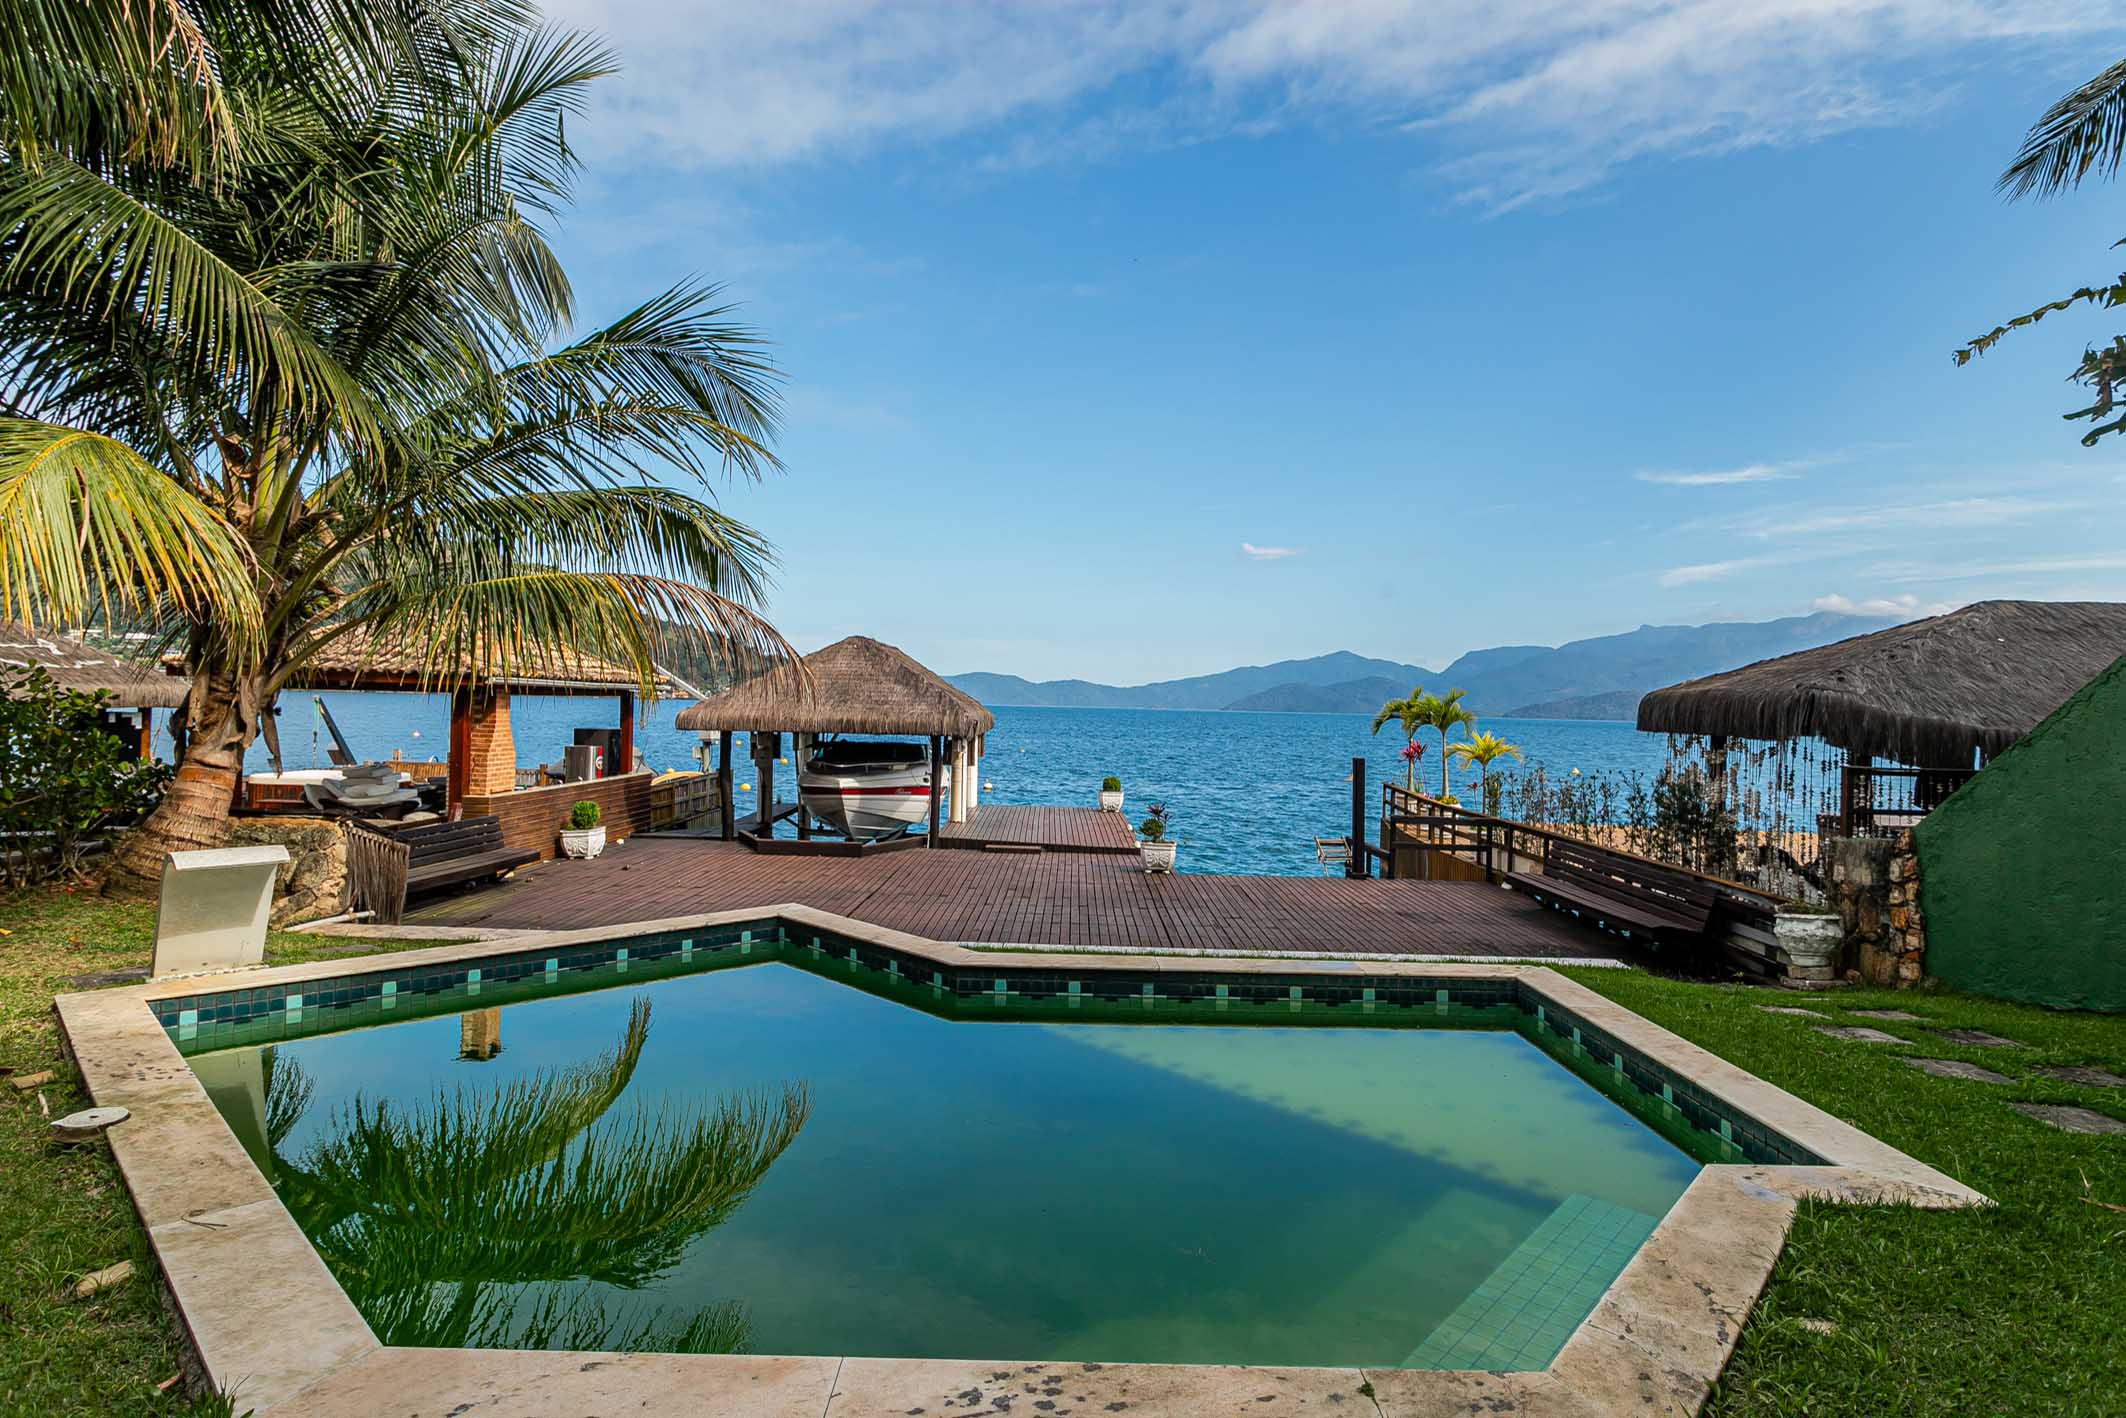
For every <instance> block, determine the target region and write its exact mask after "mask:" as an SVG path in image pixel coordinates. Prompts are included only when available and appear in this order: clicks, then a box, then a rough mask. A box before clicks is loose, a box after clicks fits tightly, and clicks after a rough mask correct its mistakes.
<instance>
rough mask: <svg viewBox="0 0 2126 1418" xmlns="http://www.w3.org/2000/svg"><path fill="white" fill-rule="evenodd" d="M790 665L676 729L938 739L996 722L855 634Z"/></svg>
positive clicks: (690, 712)
mask: <svg viewBox="0 0 2126 1418" xmlns="http://www.w3.org/2000/svg"><path fill="white" fill-rule="evenodd" d="M798 663H799V664H801V665H802V666H803V667H804V668H803V671H802V673H800V671H799V670H798V668H797V666H796V665H779V666H777V667H776V668H775V669H772V670H770V671H768V672H767V673H766V674H764V675H759V676H757V677H755V678H753V679H750V680H747V681H746V682H745V683H744V684H740V685H735V686H733V687H732V688H730V689H727V690H725V691H724V692H723V693H721V694H718V695H713V696H711V697H710V698H707V699H704V700H702V701H701V702H700V703H699V704H696V705H693V706H692V707H691V708H687V709H682V710H680V711H679V719H678V726H679V727H680V728H682V729H691V730H696V731H700V732H712V731H721V730H739V731H743V732H747V733H752V732H755V731H759V732H763V733H798V734H919V735H924V736H928V735H931V734H939V735H942V736H945V737H947V738H962V739H970V738H977V737H979V736H981V735H983V734H986V733H988V732H989V731H990V730H991V729H993V728H995V727H996V722H997V721H996V716H995V715H993V714H991V713H990V712H989V711H988V710H987V709H984V708H983V707H982V706H981V705H980V704H978V703H976V702H975V701H974V700H973V699H972V698H970V697H969V696H967V695H965V694H962V693H961V692H960V691H959V690H957V689H954V688H953V687H952V686H951V685H949V684H947V683H945V681H943V680H941V679H939V678H938V677H937V676H936V675H934V674H932V673H931V672H930V671H929V670H926V669H924V668H923V667H922V666H921V665H919V664H917V663H916V662H915V661H914V660H912V659H910V658H909V657H908V656H907V655H905V654H903V653H902V652H901V651H899V650H896V649H895V648H894V647H893V646H891V645H882V644H880V643H879V642H878V641H876V640H870V639H866V638H865V637H864V636H861V635H852V636H850V637H849V638H848V639H847V640H837V641H835V642H834V643H833V644H832V645H829V646H828V647H827V648H826V649H824V650H816V651H814V652H813V653H812V654H809V655H807V656H805V657H804V659H803V660H801V661H799V662H798Z"/></svg>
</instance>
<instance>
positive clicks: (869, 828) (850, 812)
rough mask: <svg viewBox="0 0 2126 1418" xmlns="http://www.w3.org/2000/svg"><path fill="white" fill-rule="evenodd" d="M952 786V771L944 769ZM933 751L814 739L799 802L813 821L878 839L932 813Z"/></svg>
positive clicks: (800, 772)
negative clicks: (815, 740)
mask: <svg viewBox="0 0 2126 1418" xmlns="http://www.w3.org/2000/svg"><path fill="white" fill-rule="evenodd" d="M938 772H939V776H940V778H941V779H942V781H941V782H939V783H938V784H936V788H937V789H939V790H943V789H946V788H949V787H951V786H952V770H951V769H949V768H945V767H943V766H942V765H941V766H940V767H939V770H938ZM931 792H932V784H931V782H930V751H929V750H928V749H927V748H925V747H924V746H923V745H922V744H919V743H892V742H885V741H870V740H862V739H836V740H832V741H828V742H815V743H813V745H812V746H811V749H810V751H809V752H807V753H806V754H805V756H804V757H803V758H802V759H801V760H800V761H799V763H798V768H797V801H798V804H799V806H800V807H802V808H803V810H804V811H806V812H808V813H810V814H811V815H812V817H813V819H814V820H815V821H817V822H819V823H821V824H823V825H824V826H826V827H827V828H829V829H830V830H832V831H835V832H839V833H841V834H842V835H843V836H844V837H848V838H850V839H851V840H853V841H857V842H874V841H877V840H878V839H879V838H881V837H892V836H895V835H897V834H899V833H903V832H907V831H909V830H911V829H912V828H914V827H917V826H918V825H920V824H921V823H922V822H923V821H924V820H925V819H926V818H928V817H929V816H930V794H931Z"/></svg>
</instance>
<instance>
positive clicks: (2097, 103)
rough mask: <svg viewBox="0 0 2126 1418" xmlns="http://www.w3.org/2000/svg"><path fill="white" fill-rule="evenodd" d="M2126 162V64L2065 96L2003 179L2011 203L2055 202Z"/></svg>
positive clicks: (2002, 187)
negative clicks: (2091, 177) (2085, 180)
mask: <svg viewBox="0 0 2126 1418" xmlns="http://www.w3.org/2000/svg"><path fill="white" fill-rule="evenodd" d="M2122 160H2126V59H2121V60H2120V61H2119V62H2118V63H2116V64H2114V65H2112V66H2111V67H2110V68H2109V69H2106V70H2105V71H2104V72H2103V73H2101V74H2099V75H2097V76H2096V77H2095V78H2093V79H2091V80H2090V81H2089V82H2088V83H2086V84H2083V85H2082V86H2081V87H2080V88H2078V89H2076V90H2074V92H2072V93H2070V94H2068V95H2066V96H2065V97H2064V98H2062V99H2061V100H2060V101H2059V102H2058V103H2055V104H2053V105H2052V107H2051V108H2048V109H2046V110H2045V116H2044V117H2042V118H2040V119H2038V121H2037V122H2036V124H2034V125H2033V126H2032V127H2031V129H2030V132H2029V134H2028V135H2027V136H2026V137H2025V138H2024V139H2023V146H2022V151H2020V152H2018V153H2017V154H2016V155H2015V161H2014V162H2012V163H2010V164H2008V170H2007V171H2006V172H2003V173H2002V174H2001V175H2000V182H1999V184H1998V185H1999V187H2000V190H2001V191H2003V192H2006V193H2007V194H2008V196H2009V198H2010V200H2014V199H2016V198H2020V197H2027V196H2031V195H2033V194H2034V195H2036V196H2039V197H2050V196H2053V195H2055V194H2056V193H2060V192H2064V191H2066V190H2067V189H2068V188H2070V187H2079V186H2080V185H2081V183H2082V179H2083V178H2085V177H2088V176H2089V175H2090V174H2091V173H2094V174H2096V175H2097V176H2098V177H2111V176H2113V175H2115V174H2116V173H2117V172H2118V170H2119V164H2120V162H2121V161H2122Z"/></svg>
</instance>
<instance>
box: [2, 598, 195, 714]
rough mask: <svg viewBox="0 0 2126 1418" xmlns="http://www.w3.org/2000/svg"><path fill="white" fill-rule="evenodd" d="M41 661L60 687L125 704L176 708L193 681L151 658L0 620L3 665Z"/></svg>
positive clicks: (41, 665)
mask: <svg viewBox="0 0 2126 1418" xmlns="http://www.w3.org/2000/svg"><path fill="white" fill-rule="evenodd" d="M32 665H34V666H37V667H38V668H41V669H42V670H43V671H44V672H45V673H46V674H48V675H50V676H51V677H52V680H53V682H54V683H56V684H57V685H58V686H59V687H60V688H61V689H74V690H80V691H82V692H83V693H94V692H96V691H98V690H101V691H103V692H104V693H106V694H108V695H110V696H111V702H112V703H113V704H116V705H118V706H120V707H122V708H126V709H174V708H176V707H177V706H178V705H179V704H181V703H183V702H184V697H185V691H186V690H187V689H188V688H190V685H189V684H188V683H187V682H186V681H184V680H182V679H179V678H177V677H176V676H175V675H166V674H164V673H162V672H161V671H160V670H158V669H157V668H156V667H155V666H154V664H153V663H150V662H146V661H139V660H129V659H127V658H125V657H124V656H123V655H119V654H116V653H114V652H112V651H110V650H102V649H98V648H96V647H95V646H92V645H84V644H82V643H81V642H80V641H78V640H69V639H67V638H66V637H65V636H63V635H54V634H52V633H51V632H50V631H47V630H32V629H30V628H29V627H28V626H26V625H22V624H20V623H19V622H17V621H12V620H0V666H4V667H7V668H10V669H21V668H25V667H27V666H32Z"/></svg>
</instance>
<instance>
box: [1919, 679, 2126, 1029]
mask: <svg viewBox="0 0 2126 1418" xmlns="http://www.w3.org/2000/svg"><path fill="white" fill-rule="evenodd" d="M1913 839H1914V841H1915V842H1916V844H1917V845H1918V849H1919V899H1920V907H1921V910H1922V911H1923V912H1924V913H1925V917H1926V923H1927V956H1926V970H1927V973H1928V974H1929V975H1932V976H1934V977H1936V978H1937V979H1940V980H1942V981H1943V982H1945V983H1947V984H1951V985H1955V986H1956V987H1958V988H1959V989H1966V990H1975V991H1978V992H1979V993H1982V994H1989V995H1998V996H2000V997H2002V998H2004V999H2015V1000H2026V1001H2028V1002H2030V1003H2032V1004H2048V1005H2057V1006H2062V1007H2066V1008H2073V1009H2101V1010H2126V659H2122V660H2120V661H2119V662H2118V663H2116V664H2114V665H2113V666H2112V667H2111V668H2110V669H2108V670H2106V671H2104V672H2103V673H2102V674H2100V675H2098V676H2097V677H2096V678H2095V679H2094V680H2092V681H2090V683H2089V684H2088V685H2086V686H2085V687H2083V688H2082V689H2081V690H2080V691H2078V692H2077V693H2076V694H2075V696H2074V697H2073V698H2072V699H2069V700H2068V701H2067V702H2066V703H2065V704H2062V705H2061V706H2060V707H2059V709H2058V710H2057V711H2055V712H2054V713H2053V715H2052V717H2051V718H2049V719H2047V720H2045V722H2044V723H2042V724H2040V725H2038V726H2037V727H2036V728H2035V729H2032V730H2031V731H2030V734H2029V736H2028V737H2026V738H2024V739H2023V740H2022V741H2021V742H2020V743H2018V744H2016V745H2015V746H2014V747H2013V748H2011V749H2009V750H2008V751H2007V752H2006V753H2003V754H2002V755H2001V756H2000V757H1999V758H1997V759H1995V760H1994V761H1993V762H1992V763H1991V764H1989V765H1988V766H1987V768H1986V771H1985V772H1983V773H1981V774H1979V775H1978V776H1977V777H1976V778H1974V779H1972V780H1971V781H1970V782H1969V783H1968V784H1966V785H1965V786H1964V787H1962V788H1961V789H1959V790H1958V791H1957V792H1956V793H1955V795H1954V796H1952V797H1951V798H1950V799H1949V800H1948V801H1947V802H1945V803H1943V804H1942V805H1941V806H1940V807H1939V808H1937V809H1936V810H1935V811H1934V812H1933V813H1931V814H1929V815H1928V816H1927V817H1926V819H1925V820H1923V821H1922V822H1921V823H1920V824H1919V827H1918V828H1917V830H1915V831H1914V833H1913Z"/></svg>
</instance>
